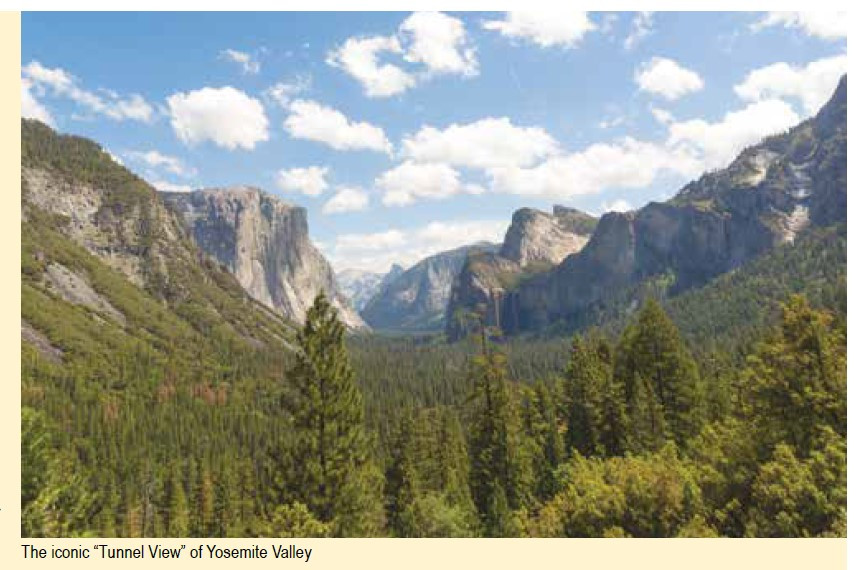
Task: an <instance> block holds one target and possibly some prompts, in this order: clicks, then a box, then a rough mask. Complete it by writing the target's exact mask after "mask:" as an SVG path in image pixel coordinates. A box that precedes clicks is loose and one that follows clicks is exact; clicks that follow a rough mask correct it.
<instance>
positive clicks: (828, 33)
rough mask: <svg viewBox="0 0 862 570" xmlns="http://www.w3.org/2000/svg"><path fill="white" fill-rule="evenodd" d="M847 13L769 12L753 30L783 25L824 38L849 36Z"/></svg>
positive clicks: (752, 27) (756, 23)
mask: <svg viewBox="0 0 862 570" xmlns="http://www.w3.org/2000/svg"><path fill="white" fill-rule="evenodd" d="M847 22H848V18H847V14H846V13H844V12H769V13H767V14H766V15H765V16H764V17H762V18H761V19H759V20H758V21H757V22H755V23H754V24H752V25H751V29H752V30H753V31H755V32H756V31H760V30H762V29H763V28H769V27H772V26H781V27H784V28H797V29H800V30H802V31H803V32H805V33H806V34H807V35H809V36H814V37H817V38H821V39H824V40H837V39H841V38H846V37H847Z"/></svg>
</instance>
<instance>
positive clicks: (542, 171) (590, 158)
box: [489, 137, 699, 199]
mask: <svg viewBox="0 0 862 570" xmlns="http://www.w3.org/2000/svg"><path fill="white" fill-rule="evenodd" d="M698 166H699V165H698V163H697V162H696V161H695V160H693V159H692V158H691V157H689V156H688V155H686V154H685V153H683V152H678V151H675V150H673V149H669V148H667V147H665V145H663V144H658V143H652V142H645V141H639V140H636V139H633V138H631V137H626V138H624V139H622V140H620V141H616V142H612V143H596V144H592V145H590V146H588V147H587V148H586V149H584V150H582V151H579V152H574V153H570V154H565V155H561V156H555V157H551V158H550V159H548V160H546V161H545V162H542V163H541V164H539V165H537V166H535V167H532V168H516V167H507V168H492V169H490V170H489V176H490V178H491V190H493V191H497V192H505V193H510V194H520V195H524V196H536V197H544V198H558V199H565V198H572V197H574V196H580V195H586V194H598V193H600V192H602V191H603V190H605V189H607V188H644V187H646V186H648V185H650V184H651V183H652V182H653V181H654V180H655V179H656V178H657V176H658V175H659V174H660V173H661V172H664V171H667V172H672V173H677V174H680V173H681V174H684V175H689V176H690V175H693V174H695V173H696V172H697V170H698Z"/></svg>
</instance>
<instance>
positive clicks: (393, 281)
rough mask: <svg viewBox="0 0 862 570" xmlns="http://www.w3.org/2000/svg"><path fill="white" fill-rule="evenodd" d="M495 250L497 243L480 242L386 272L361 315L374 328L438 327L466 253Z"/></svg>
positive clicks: (419, 329) (412, 329)
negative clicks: (402, 268)
mask: <svg viewBox="0 0 862 570" xmlns="http://www.w3.org/2000/svg"><path fill="white" fill-rule="evenodd" d="M498 249H499V246H498V245H495V244H491V243H488V242H480V243H477V244H471V245H466V246H462V247H459V248H456V249H453V250H449V251H444V252H441V253H438V254H435V255H432V256H430V257H427V258H425V259H423V260H421V261H419V262H418V263H416V264H415V265H414V266H412V267H410V268H409V269H407V270H403V271H402V272H401V273H397V272H396V273H397V274H393V273H392V272H390V274H389V276H387V279H385V280H384V281H383V282H381V284H380V288H379V290H378V291H377V293H376V294H375V295H374V296H373V297H372V298H371V299H370V300H369V301H368V303H367V304H366V305H365V307H364V308H363V309H362V312H361V315H362V318H363V319H364V320H365V322H366V323H368V325H369V326H371V327H372V328H373V329H377V330H384V331H400V332H429V331H439V330H442V329H443V326H444V323H445V316H446V308H447V306H448V304H449V296H450V294H451V290H452V282H453V280H454V279H455V276H456V275H457V274H458V272H459V271H460V270H461V266H462V265H463V264H464V259H466V257H467V254H468V252H471V251H482V252H494V251H497V250H498Z"/></svg>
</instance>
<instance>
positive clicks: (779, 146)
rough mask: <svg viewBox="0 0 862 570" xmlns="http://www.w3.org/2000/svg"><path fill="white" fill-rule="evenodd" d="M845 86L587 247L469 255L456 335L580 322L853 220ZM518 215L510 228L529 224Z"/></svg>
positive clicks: (456, 293) (613, 225) (536, 245)
mask: <svg viewBox="0 0 862 570" xmlns="http://www.w3.org/2000/svg"><path fill="white" fill-rule="evenodd" d="M846 89H847V81H846V77H844V78H842V80H841V82H840V83H839V85H838V88H837V89H836V91H835V93H834V95H833V96H832V98H831V99H830V101H829V102H828V103H827V104H826V105H825V106H824V107H823V109H822V110H821V111H820V112H819V113H818V114H817V115H816V116H815V117H812V118H811V119H809V120H807V121H805V122H803V123H801V124H800V125H798V126H796V127H794V128H793V129H791V130H790V131H789V132H788V133H785V134H781V135H776V136H773V137H769V138H767V139H765V140H764V141H763V142H761V143H760V144H758V145H755V146H753V147H750V148H748V149H746V150H744V151H743V152H742V153H740V155H739V156H738V157H737V158H736V160H734V161H733V163H731V164H730V165H729V166H728V167H727V168H725V169H723V170H719V171H716V172H711V173H707V174H704V175H703V176H702V177H701V178H700V179H698V180H697V181H694V182H692V183H690V184H688V185H686V186H685V187H684V188H683V189H682V190H681V191H680V192H679V193H678V194H677V195H676V196H675V197H674V198H673V199H671V200H669V201H667V202H664V203H655V202H653V203H650V204H648V205H646V206H644V207H643V208H641V209H640V210H637V211H634V212H627V213H615V212H612V213H608V214H605V215H604V216H602V218H601V219H600V220H599V222H598V225H597V226H596V228H595V231H594V232H593V234H592V236H591V237H590V238H589V241H588V243H587V244H586V245H585V246H584V247H583V249H581V250H580V251H579V252H577V253H576V254H572V255H569V256H567V257H565V258H564V259H563V260H562V261H561V262H559V263H554V264H553V265H552V266H551V267H548V268H546V269H544V270H539V271H536V272H534V273H533V274H531V275H525V274H524V273H523V272H522V273H521V274H520V275H519V274H518V270H517V269H518V266H519V265H521V264H522V261H521V260H522V259H523V258H527V257H528V258H531V259H536V258H541V253H537V251H538V250H541V249H542V248H545V251H547V252H548V253H547V254H546V260H547V261H549V262H551V263H553V260H554V259H555V258H558V257H559V253H558V252H557V250H556V249H555V248H554V247H549V246H547V245H544V244H542V242H541V241H534V242H533V244H532V248H531V247H527V248H525V247H523V246H521V247H509V248H507V247H506V246H505V245H504V248H503V250H502V251H505V252H512V251H518V252H521V253H520V254H519V255H520V256H521V257H520V258H518V259H511V258H507V259H491V258H489V257H487V256H486V257H484V258H483V257H478V256H477V257H475V258H473V259H470V260H468V263H466V264H465V266H464V271H463V272H462V274H461V275H460V276H459V278H458V280H457V281H456V286H455V290H453V294H452V299H453V302H452V304H451V306H450V308H449V312H448V315H449V317H448V320H447V334H448V336H449V338H450V339H455V338H459V337H461V336H463V334H464V333H465V324H464V322H465V321H464V319H465V317H466V315H467V314H469V313H479V314H480V315H483V317H484V320H485V322H486V323H487V324H491V325H495V326H499V327H500V328H502V329H503V330H504V331H505V332H506V333H508V334H512V333H517V332H521V331H537V330H541V329H543V328H545V327H547V326H549V325H551V324H554V323H560V322H576V321H577V320H578V317H579V315H580V314H581V313H582V312H584V311H586V310H587V309H588V308H589V307H591V306H593V305H595V304H597V303H602V302H603V301H605V300H607V299H608V298H609V297H610V296H611V295H616V296H619V295H620V294H621V292H624V291H626V290H627V288H632V287H635V286H637V285H638V284H641V283H644V282H646V281H648V280H662V281H663V282H664V285H663V287H664V290H665V292H666V293H667V294H669V295H673V294H676V293H679V292H682V291H685V290H687V289H691V288H694V287H699V286H701V285H703V284H705V283H707V282H708V281H709V280H711V279H713V278H714V277H716V276H718V275H721V274H722V273H726V272H727V271H730V270H733V269H735V268H737V267H739V266H740V265H742V264H743V263H745V262H746V261H748V260H750V259H752V258H753V257H755V256H757V255H759V254H761V253H763V252H765V251H767V250H769V249H770V248H772V247H774V246H776V245H778V244H781V243H788V242H793V241H794V240H795V239H796V236H797V235H798V234H799V233H800V232H803V231H805V229H806V228H807V227H809V226H811V225H821V226H822V225H830V224H833V223H839V222H844V221H846V219H847V110H846V105H847V104H846ZM521 212H522V211H520V210H519V211H518V212H516V214H515V216H514V218H513V226H514V225H515V224H516V223H518V222H520V223H521V225H523V226H526V227H529V224H530V223H533V222H530V221H529V220H528V222H527V223H524V222H523V221H522V220H523V219H524V218H525V216H524V215H523V214H522V213H521ZM509 234H512V235H513V236H518V235H519V234H520V230H517V231H515V230H512V229H510V232H509ZM509 234H507V238H508V237H509ZM514 241H515V244H516V245H517V244H518V240H514ZM510 257H515V256H512V255H511V254H510Z"/></svg>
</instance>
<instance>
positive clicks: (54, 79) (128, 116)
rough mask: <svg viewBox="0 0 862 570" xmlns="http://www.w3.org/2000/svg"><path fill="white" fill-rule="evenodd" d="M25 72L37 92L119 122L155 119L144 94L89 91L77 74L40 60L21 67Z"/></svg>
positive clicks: (29, 85) (25, 77)
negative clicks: (46, 93) (122, 95)
mask: <svg viewBox="0 0 862 570" xmlns="http://www.w3.org/2000/svg"><path fill="white" fill-rule="evenodd" d="M21 75H22V79H23V80H26V81H27V89H34V90H36V91H37V93H45V92H50V93H51V95H53V96H55V97H63V98H66V99H70V100H72V101H74V102H75V103H77V104H78V105H80V106H82V107H84V108H85V109H87V110H88V111H90V112H91V113H96V114H98V115H103V116H105V117H108V118H109V119H112V120H115V121H126V120H132V121H141V122H144V123H148V122H150V121H152V120H153V118H154V114H155V112H154V110H153V107H152V105H150V104H149V103H148V102H147V101H146V99H144V98H143V96H141V95H139V94H137V93H134V94H132V95H129V96H128V97H121V96H120V95H118V94H117V93H114V92H113V91H110V90H108V89H102V90H101V94H99V93H95V92H93V91H88V90H87V89H84V88H83V87H81V86H80V85H79V81H78V79H77V78H76V77H74V76H73V75H72V74H70V73H69V72H67V71H65V70H64V69H61V68H49V67H45V66H43V65H42V64H41V63H39V62H38V61H31V62H30V63H28V64H27V65H25V66H24V67H23V68H22V69H21ZM28 104H29V102H28ZM31 108H32V107H31Z"/></svg>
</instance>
